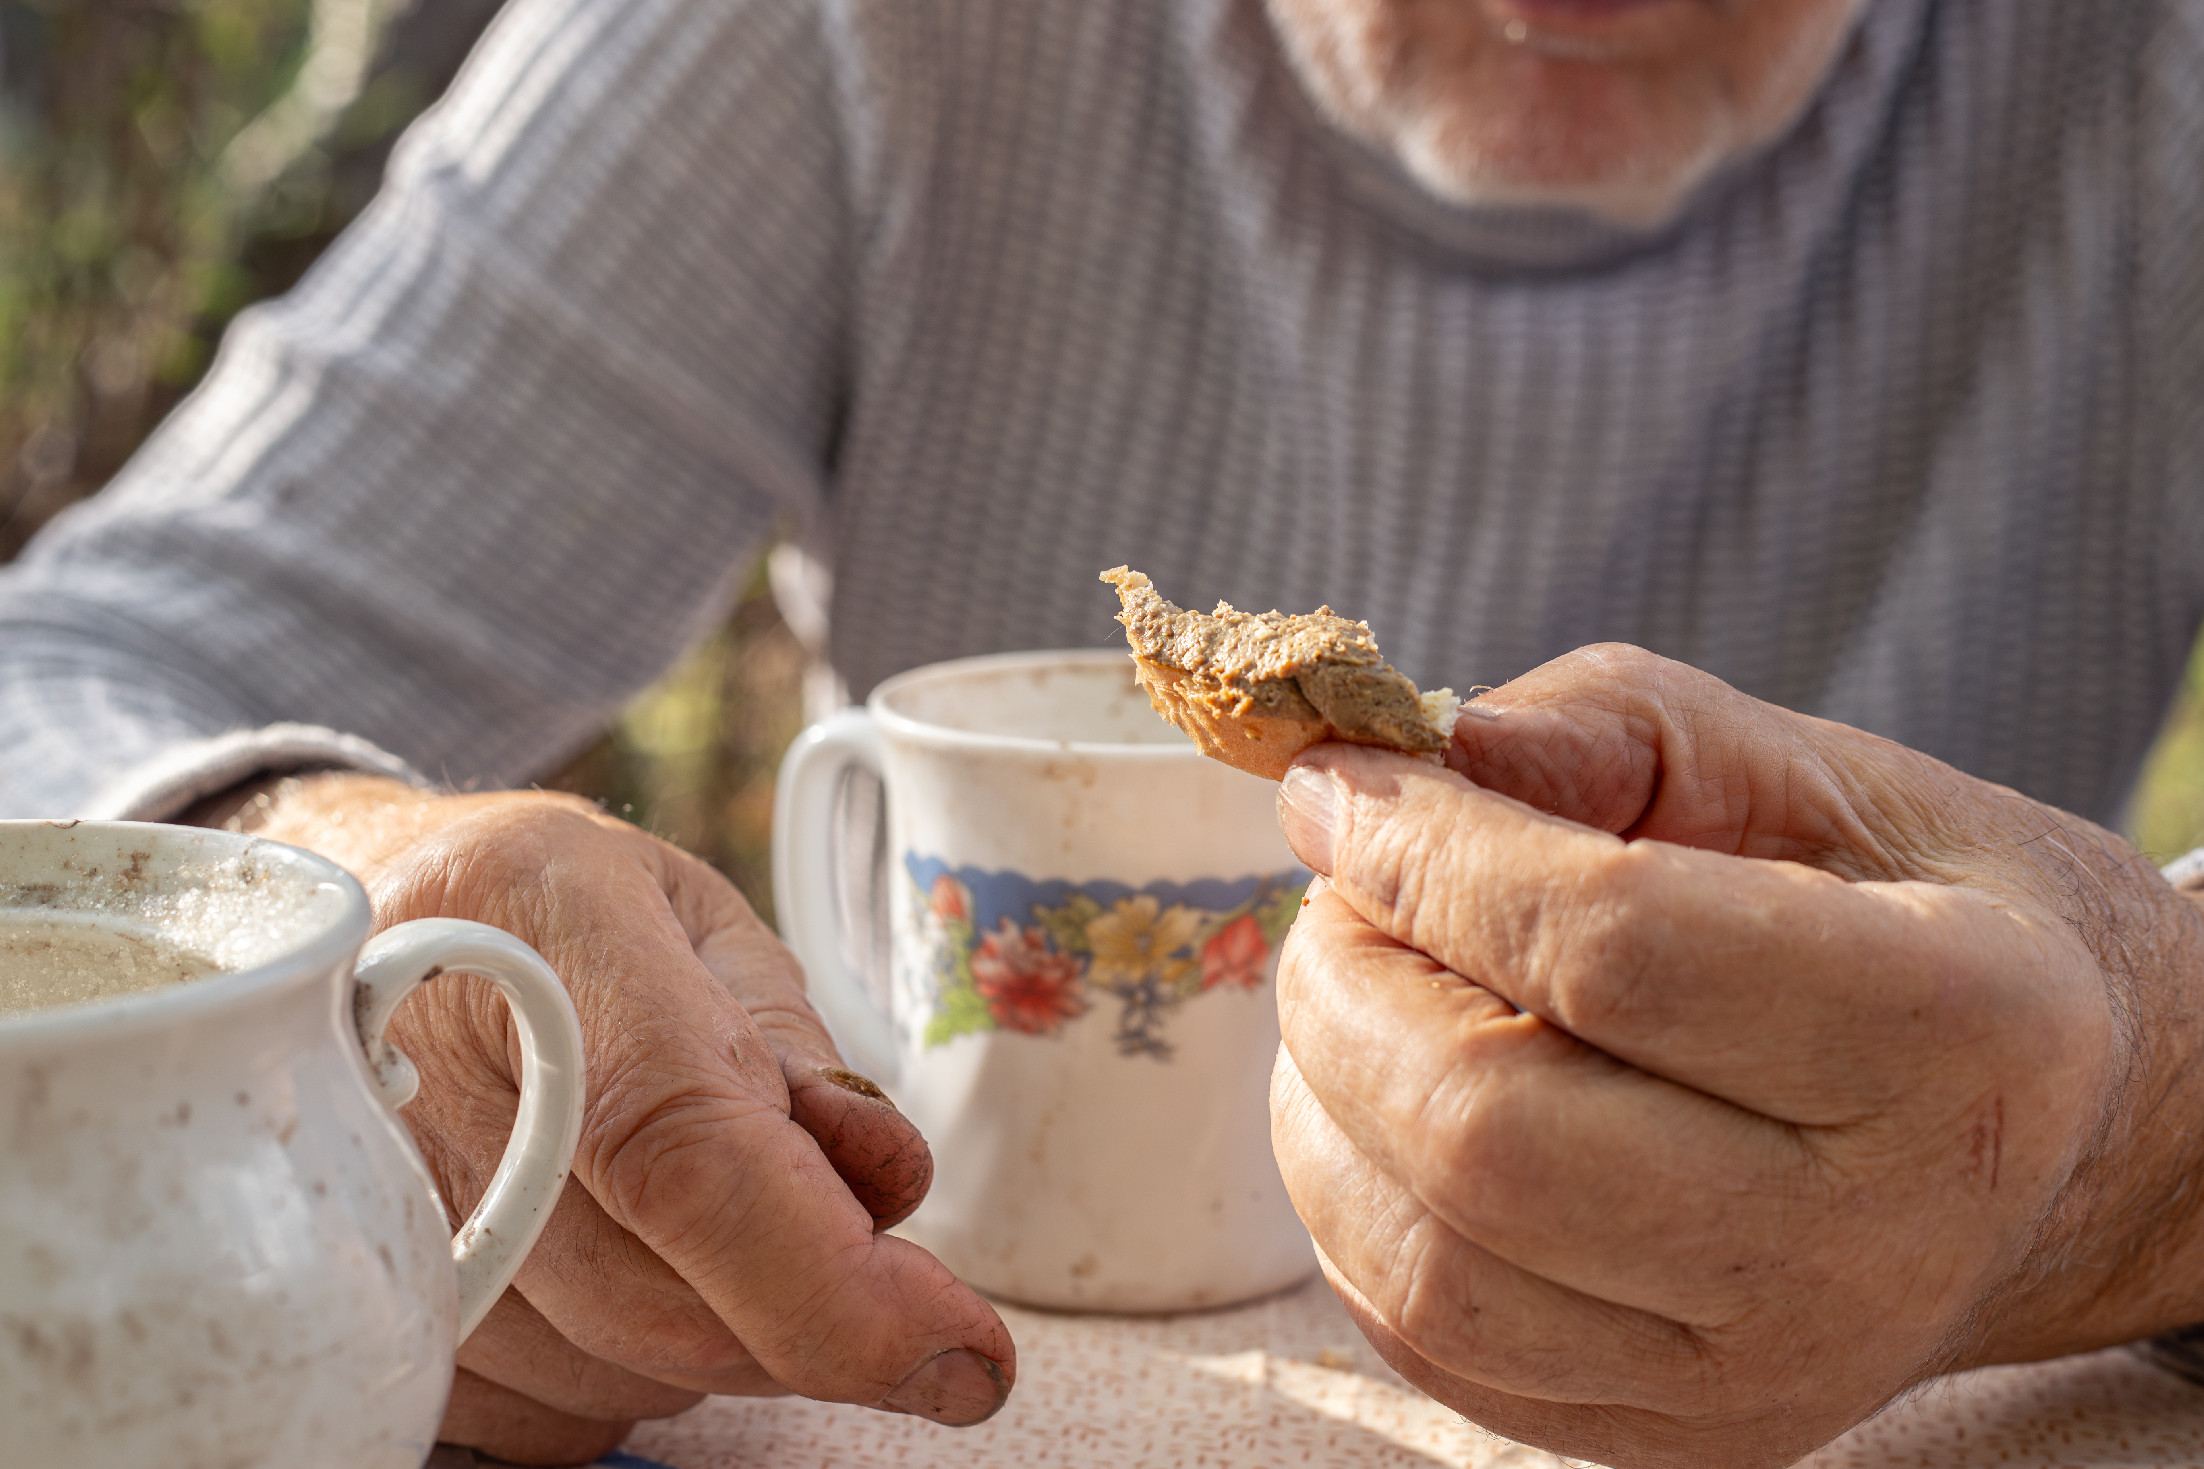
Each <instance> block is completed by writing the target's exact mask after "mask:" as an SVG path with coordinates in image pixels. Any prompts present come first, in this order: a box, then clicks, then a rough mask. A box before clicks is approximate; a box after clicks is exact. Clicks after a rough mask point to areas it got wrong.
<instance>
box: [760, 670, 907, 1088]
mask: <svg viewBox="0 0 2204 1469" xmlns="http://www.w3.org/2000/svg"><path fill="white" fill-rule="evenodd" d="M853 765H856V766H863V767H864V768H865V769H867V770H870V771H871V772H872V773H873V774H874V775H876V776H882V775H884V770H883V766H882V763H881V755H880V730H879V727H878V726H877V725H875V724H874V723H873V719H872V716H871V715H870V714H868V713H866V712H865V711H864V710H863V709H856V708H852V709H843V710H841V711H839V712H837V713H835V714H831V715H829V716H827V718H825V719H823V720H821V721H820V722H819V723H817V724H814V725H812V726H811V727H810V728H809V729H807V730H805V731H804V732H803V733H802V734H800V735H798V736H796V742H795V743H794V744H792V745H790V746H789V747H788V753H787V754H786V755H785V756H783V757H782V759H781V771H780V777H779V779H778V780H777V781H776V782H775V784H774V790H773V910H774V912H775V914H776V915H777V916H778V917H779V919H780V929H781V937H782V938H783V939H784V940H786V941H787V943H788V947H789V948H791V949H793V950H795V952H796V962H797V963H799V964H801V965H803V969H804V974H805V976H806V979H807V981H808V984H809V988H810V991H811V999H812V1003H814V1004H815V1005H817V1006H818V1007H819V1013H820V1014H821V1015H823V1016H825V1017H826V1023H827V1029H828V1030H829V1031H831V1032H833V1035H834V1042H835V1044H836V1045H837V1046H838V1047H840V1049H841V1052H842V1054H843V1055H844V1056H845V1057H847V1058H848V1060H849V1063H850V1064H851V1065H852V1066H855V1067H856V1068H857V1069H858V1070H860V1071H862V1072H864V1073H865V1074H866V1075H867V1076H870V1077H872V1078H873V1079H874V1080H876V1081H879V1082H881V1083H883V1084H885V1085H891V1086H892V1085H893V1084H894V1082H895V1078H896V1073H897V1071H898V1070H899V1069H900V1068H899V1066H898V1063H897V1061H896V1046H895V1027H894V1026H893V1025H891V1024H890V1023H889V1021H888V1017H887V1016H886V1015H883V1014H882V1013H881V1012H880V1006H879V1004H878V1003H877V1002H876V1001H875V1000H874V999H873V997H872V990H871V988H870V987H869V986H868V985H867V984H866V983H865V982H864V980H863V979H862V978H860V977H859V976H858V975H857V973H856V972H855V971H854V970H852V969H851V968H850V966H849V964H848V963H847V962H845V961H844V959H843V958H842V941H841V934H840V932H839V929H838V927H837V925H836V923H835V915H834V908H835V903H834V876H835V873H834V840H833V838H834V800H835V796H836V794H837V793H838V792H839V791H840V789H841V785H842V776H843V775H844V774H845V773H846V772H847V771H848V770H849V769H850V767H851V766H853Z"/></svg>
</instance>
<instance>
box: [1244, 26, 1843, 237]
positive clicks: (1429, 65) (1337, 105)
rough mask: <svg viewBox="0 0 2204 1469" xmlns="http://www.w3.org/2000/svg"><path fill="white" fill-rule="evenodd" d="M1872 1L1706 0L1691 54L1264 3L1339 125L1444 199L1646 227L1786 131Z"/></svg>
mask: <svg viewBox="0 0 2204 1469" xmlns="http://www.w3.org/2000/svg"><path fill="white" fill-rule="evenodd" d="M1866 3H1867V0H1709V8H1710V10H1711V11H1715V12H1720V13H1721V18H1720V19H1719V20H1718V21H1713V22H1711V23H1710V25H1709V26H1707V27H1702V31H1703V32H1704V33H1705V38H1703V39H1701V40H1700V41H1699V43H1698V44H1697V46H1696V48H1695V49H1694V48H1689V47H1687V46H1685V45H1682V44H1678V45H1674V46H1670V47H1668V48H1665V49H1664V48H1662V47H1660V46H1658V45H1646V44H1639V45H1636V46H1628V45H1625V46H1611V47H1607V48H1605V49H1603V48H1602V47H1601V46H1600V45H1599V44H1598V42H1597V40H1596V39H1594V40H1588V39H1586V38H1585V37H1582V36H1567V35H1550V34H1544V33H1541V32H1539V31H1537V30H1534V29H1531V28H1529V27H1527V26H1521V25H1517V26H1513V27H1510V26H1508V25H1505V24H1504V23H1502V22H1500V21H1498V20H1496V19H1494V18H1493V17H1492V16H1491V15H1490V14H1489V13H1488V12H1487V11H1486V9H1485V8H1484V6H1483V5H1482V4H1481V3H1480V0H1265V4H1266V6H1267V7H1268V9H1269V12H1270V16H1271V22H1272V24H1273V26H1274V27H1275V29H1276V31H1277V33H1278V35H1279V38H1280V40H1281V41H1282V42H1283V43H1284V46H1285V50H1286V54H1287V56H1288V58H1289V60H1290V61H1291V62H1292V64H1293V67H1294V69H1295V71H1296V72H1297V74H1298V75H1299V78H1300V80H1301V83H1302V85H1303V87H1304V89H1305V90H1306V91H1307V92H1308V93H1309V95H1310V97H1311V98H1312V99H1313V100H1314V101H1315V102H1316V103H1317V105H1318V107H1319V108H1320V109H1321V110H1322V111H1323V112H1324V113H1325V114H1326V116H1327V117H1328V118H1329V119H1330V120H1331V122H1332V123H1333V124H1334V125H1336V126H1338V127H1340V128H1341V129H1342V130H1344V131H1345V132H1347V133H1349V134H1350V135H1352V136H1354V137H1357V138H1359V139H1361V140H1362V141H1364V142H1366V143H1369V144H1371V145H1373V146H1375V147H1377V148H1379V149H1380V150H1381V151H1384V152H1386V153H1389V154H1390V155H1392V156H1393V157H1394V158H1395V159H1396V160H1398V162H1399V163H1400V165H1401V166H1402V167H1403V168H1404V169H1405V170H1406V171H1407V172H1408V174H1409V175H1410V176H1411V177H1413V178H1414V179H1415V180H1416V181H1417V182H1418V183H1419V184H1420V185H1422V187H1423V188H1424V189H1426V190H1428V191H1429V192H1430V193H1432V194H1433V195H1435V196H1436V197H1438V198H1440V199H1442V200H1445V201H1447V202H1450V203H1456V204H1465V205H1515V206H1544V207H1562V208H1572V209H1576V210H1580V211H1583V212H1586V213H1590V214H1593V215H1596V216H1599V217H1601V218H1604V219H1608V220H1611V221H1614V222H1616V223H1619V224H1623V225H1627V226H1634V227H1652V226H1658V225H1660V224H1662V223H1664V222H1666V221H1668V220H1670V219H1672V218H1673V217H1674V216H1675V215H1676V214H1677V212H1678V211H1679V210H1680V209H1681V208H1682V207H1683V206H1684V204H1685V202H1686V201H1687V200H1688V199H1689V198H1690V197H1691V195H1692V193H1693V191H1694V190H1695V189H1697V188H1698V186H1699V185H1700V184H1701V183H1703V182H1704V181H1705V180H1706V179H1707V177H1708V176H1709V175H1711V174H1712V173H1714V172H1715V171H1716V170H1717V169H1719V168H1721V167H1722V166H1723V165H1725V164H1727V163H1729V162H1730V161H1731V160H1733V159H1736V158H1739V157H1742V156H1744V155H1746V154H1748V153H1751V152H1753V151H1754V150H1756V149H1758V148H1760V147H1762V146H1764V145H1765V144H1767V143H1768V142H1770V141H1772V140H1773V139H1774V138H1776V137H1777V136H1779V135H1780V134H1782V133H1783V132H1784V131H1786V130H1787V129H1788V128H1789V127H1790V126H1791V124H1792V123H1793V122H1794V121H1796V120H1797V118H1798V116H1799V115H1800V113H1801V112H1803V110H1804V109H1805V107H1806V105H1807V103H1808V102H1810V101H1811V100H1812V98H1813V95H1814V93H1815V92H1816V91H1817V90H1818V89H1819V87H1820V85H1821V83H1822V81H1823V80H1824V79H1825V78H1826V76H1827V75H1828V73H1829V71H1830V69H1831V68H1832V67H1833V66H1834V64H1835V62H1836V59H1837V57H1838V55H1839V54H1840V53H1841V51H1842V48H1843V45H1844V43H1845V41H1846V40H1847V39H1848V38H1849V36H1850V34H1851V32H1852V29H1853V26H1854V24H1855V22H1856V21H1857V19H1858V16H1859V13H1860V11H1861V10H1862V9H1864V7H1865V4H1866ZM1715 25H1727V26H1729V27H1731V30H1730V31H1729V32H1727V33H1724V32H1720V31H1717V30H1714V29H1712V27H1713V26H1715ZM1632 39H1634V40H1638V41H1641V42H1642V41H1643V39H1644V38H1643V37H1636V38H1632ZM1710 41H1711V42H1714V43H1718V44H1710Z"/></svg>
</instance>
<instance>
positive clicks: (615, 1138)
mask: <svg viewBox="0 0 2204 1469" xmlns="http://www.w3.org/2000/svg"><path fill="white" fill-rule="evenodd" d="M593 1090H594V1093H595V1095H594V1097H593V1099H592V1100H591V1101H590V1102H589V1103H588V1104H587V1106H588V1110H587V1113H586V1115H585V1120H584V1123H583V1128H582V1142H581V1147H580V1149H578V1150H577V1154H578V1156H579V1155H586V1157H587V1167H588V1176H589V1177H590V1178H591V1179H592V1180H593V1183H594V1187H593V1190H592V1191H593V1192H596V1193H597V1194H598V1196H599V1197H600V1198H601V1199H603V1200H604V1202H605V1203H606V1204H607V1206H608V1207H610V1208H611V1209H612V1210H613V1212H614V1214H615V1217H618V1218H621V1219H623V1220H638V1219H650V1220H652V1221H654V1222H656V1223H659V1224H662V1225H663V1224H667V1223H670V1222H672V1221H673V1220H674V1219H677V1218H679V1217H680V1213H679V1211H688V1212H695V1211H697V1210H698V1206H699V1205H700V1204H703V1203H705V1202H706V1201H708V1200H710V1199H712V1198H714V1197H716V1196H717V1195H718V1194H720V1193H721V1192H723V1191H724V1184H725V1179H724V1178H723V1177H721V1173H722V1171H723V1170H722V1166H721V1165H722V1164H723V1162H724V1156H723V1155H724V1149H725V1143H726V1138H727V1130H728V1128H729V1126H730V1125H731V1124H733V1123H735V1122H737V1121H739V1117H738V1115H737V1111H738V1108H737V1105H736V1104H735V1103H734V1102H733V1101H732V1100H731V1099H730V1098H728V1097H726V1096H724V1095H721V1094H718V1093H717V1092H715V1091H711V1090H707V1089H705V1088H704V1087H702V1086H684V1085H683V1084H682V1082H681V1078H680V1077H679V1076H678V1075H677V1074H676V1075H669V1074H667V1073H666V1072H665V1071H664V1070H663V1069H662V1068H660V1067H658V1066H653V1065H648V1064H645V1063H644V1062H642V1061H641V1060H636V1061H632V1062H630V1063H629V1064H628V1065H626V1066H622V1067H618V1068H607V1070H606V1072H605V1074H604V1075H603V1077H602V1079H601V1080H599V1081H598V1082H597V1085H596V1086H595V1087H594V1088H593Z"/></svg>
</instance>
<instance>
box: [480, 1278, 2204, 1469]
mask: <svg viewBox="0 0 2204 1469" xmlns="http://www.w3.org/2000/svg"><path fill="white" fill-rule="evenodd" d="M1002 1309H1003V1317H1004V1319H1005V1320H1006V1321H1007V1322H1008V1323H1009V1325H1010V1330H1011V1334H1012V1335H1013V1336H1014V1337H1015V1338H1016V1339H1017V1342H1018V1362H1019V1366H1018V1388H1017V1391H1016V1392H1015V1393H1014V1394H1013V1395H1012V1397H1011V1400H1010V1404H1009V1406H1008V1407H1006V1408H1005V1409H1004V1410H1003V1411H1002V1412H1001V1413H1000V1414H998V1415H997V1416H996V1417H995V1418H994V1419H993V1420H992V1421H990V1422H988V1423H986V1424H983V1425H982V1426H980V1427H978V1428H972V1429H962V1430H957V1429H947V1428H939V1427H936V1426H934V1425H933V1424H930V1423H924V1422H921V1421H919V1420H918V1419H915V1418H904V1417H897V1416H894V1415H890V1414H885V1413H872V1412H867V1411H865V1410H863V1409H860V1408H849V1407H840V1406H829V1405H826V1404H821V1403H812V1402H805V1401H802V1400H800V1399H794V1398H760V1399H740V1398H713V1399H708V1400H707V1401H705V1402H704V1403H703V1404H701V1405H699V1406H698V1407H697V1408H695V1409H694V1410H692V1411H690V1412H689V1413H686V1414H684V1415H683V1416H681V1417H679V1418H676V1419H672V1420H669V1421H667V1422H664V1423H652V1424H645V1425H644V1426H643V1427H642V1428H640V1429H638V1430H637V1431H636V1433H635V1435H634V1436H633V1438H632V1439H630V1441H629V1443H628V1445H627V1450H626V1452H625V1453H624V1454H622V1455H618V1456H615V1457H614V1458H612V1459H608V1460H606V1461H605V1463H606V1465H607V1466H610V1469H650V1466H654V1465H661V1466H666V1469H736V1466H742V1469H763V1466H770V1469H812V1466H822V1469H823V1466H834V1469H875V1466H877V1469H1052V1466H1059V1465H1061V1466H1078V1469H1130V1466H1134V1465H1141V1466H1170V1465H1185V1466H1190V1469H1191V1466H1201V1469H1225V1466H1242V1465H1244V1466H1250V1469H1253V1466H1265V1469H1268V1466H1286V1465H1291V1466H1295V1469H1346V1466H1350V1465H1351V1466H1354V1469H1432V1466H1448V1469H1549V1466H1559V1465H1562V1464H1564V1463H1565V1462H1567V1461H1565V1460H1562V1459H1558V1458H1556V1457H1554V1456H1553V1455H1551V1454H1546V1453H1541V1452H1539V1451H1537V1450H1535V1449H1528V1448H1524V1447H1523V1446H1522V1445H1520V1444H1514V1443H1510V1442H1508V1441H1506V1440H1504V1439H1500V1438H1496V1437H1494V1436H1492V1435H1491V1434H1488V1433H1486V1432H1484V1431H1483V1430H1481V1429H1478V1428H1476V1427H1473V1426H1472V1425H1470V1424H1469V1423H1467V1422H1464V1421H1463V1420H1462V1419H1460V1418H1458V1417H1456V1416H1455V1415H1454V1414H1452V1413H1450V1412H1448V1411H1447V1410H1446V1409H1444V1408H1442V1407H1440V1406H1439V1405H1438V1404H1436V1403H1434V1402H1432V1401H1431V1400H1430V1399H1428V1398H1426V1397H1424V1396H1423V1395H1422V1394H1420V1393H1417V1392H1415V1391H1414V1390H1413V1389H1411V1388H1409V1387H1408V1386H1406V1385H1405V1384H1404V1383H1402V1382H1401V1380H1400V1379H1399V1378H1398V1377H1396V1376H1394V1374H1393V1373H1392V1372H1391V1371H1390V1370H1389V1369H1388V1368H1387V1367H1385V1365H1384V1364H1383V1363H1381V1362H1380V1361H1379V1360H1378V1359H1377V1356H1376V1354H1375V1353H1373V1352H1372V1351H1371V1350H1370V1349H1369V1347H1368V1346H1367V1345H1366V1344H1365V1343H1364V1342H1363V1340H1362V1338H1361V1336H1360V1335H1359V1334H1358V1333H1357V1332H1356V1331H1355V1329H1354V1326H1353V1324H1352V1323H1351V1322H1349V1321H1348V1319H1347V1316H1346V1313H1345V1312H1344V1311H1342V1310H1341V1309H1340V1307H1339V1303H1338V1301H1337V1300H1335V1299H1334V1298H1333V1296H1332V1294H1331V1292H1330V1291H1329V1290H1327V1289H1325V1287H1324V1286H1323V1285H1322V1283H1321V1282H1311V1283H1310V1284H1309V1285H1307V1286H1304V1287H1302V1288H1301V1289H1299V1290H1295V1291H1291V1292H1288V1293H1287V1294H1285V1295H1283V1296H1277V1297H1274V1298H1272V1299H1270V1300H1267V1301H1261V1302H1258V1303H1256V1304H1254V1305H1251V1306H1245V1307H1241V1308H1239V1309H1236V1310H1230V1311H1218V1312H1213V1313H1210V1314H1207V1315H1201V1316H1180V1317H1174V1318H1169V1319H1152V1320H1127V1319H1121V1318H1111V1317H1096V1316H1056V1315H1049V1314H1046V1313H1042V1312H1038V1311H1023V1310H1019V1309H1017V1308H1015V1307H1007V1306H1006V1307H1004V1308H1002ZM1805 1462H1806V1466H1810V1469H1899V1466H1906V1469H1977V1466H1980V1469H1989V1466H1993V1465H1995V1466H1999V1469H2032V1466H2040V1469H2052V1466H2057V1469H2144V1466H2150V1469H2158V1466H2173V1465H2183V1466H2204V1388H2197V1387H2193V1386H2191V1385H2189V1384H2187V1383H2185V1382H2182V1381H2181V1380H2179V1379H2178V1378H2175V1377H2173V1376H2171V1375H2169V1374H2167V1373H2165V1372H2162V1371H2160V1370H2159V1369H2157V1368H2155V1367H2152V1366H2150V1365H2149V1364H2147V1363H2145V1362H2143V1361H2141V1360H2140V1359H2138V1358H2136V1357H2135V1356H2133V1355H2132V1354H2130V1353H2128V1352H2126V1351H2124V1350H2123V1351H2109V1352H2098V1353H2095V1354H2093V1355H2090V1356H2086V1357H2070V1358H2067V1359H2066V1360H2064V1361H2060V1362H2050V1363H2042V1364H2038V1365H2035V1366H2029V1367H1998V1368H1991V1369H1988V1370H1986V1371H1981V1372H1972V1373H1966V1374H1963V1375H1960V1376H1956V1377H1950V1378H1945V1379H1943V1380H1941V1381H1939V1382H1936V1383H1933V1384H1931V1385H1930V1386H1928V1387H1927V1388H1924V1389H1923V1390H1921V1391H1919V1392H1917V1393H1915V1394H1914V1395H1912V1396H1911V1397H1909V1398H1908V1399H1906V1400H1905V1401H1903V1402H1901V1403H1898V1404H1897V1405H1895V1406H1893V1407H1891V1408H1889V1409H1887V1410H1886V1411H1885V1412H1883V1413H1882V1414H1881V1415H1880V1416H1879V1417H1877V1418H1875V1419H1873V1420H1871V1421H1869V1422H1867V1423H1864V1424H1862V1425H1861V1426H1860V1427H1858V1428H1856V1429H1854V1430H1853V1431H1852V1432H1850V1433H1848V1434H1846V1435H1845V1436H1844V1437H1843V1438H1841V1439H1839V1440H1838V1441H1837V1442H1836V1443H1834V1444H1831V1445H1830V1446H1829V1447H1828V1448H1826V1449H1823V1450H1822V1451H1821V1452H1820V1453H1818V1454H1816V1455H1814V1456H1813V1457H1812V1458H1810V1459H1808V1460H1806V1461H1805ZM465 1463H466V1460H465V1459H463V1458H458V1457H457V1456H455V1458H454V1461H453V1464H452V1469H463V1466H464V1465H465ZM437 1469H446V1466H445V1465H443V1464H439V1465H438V1466H437Z"/></svg>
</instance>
